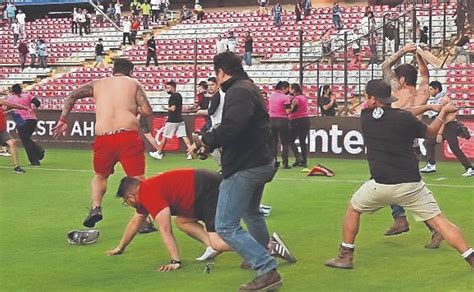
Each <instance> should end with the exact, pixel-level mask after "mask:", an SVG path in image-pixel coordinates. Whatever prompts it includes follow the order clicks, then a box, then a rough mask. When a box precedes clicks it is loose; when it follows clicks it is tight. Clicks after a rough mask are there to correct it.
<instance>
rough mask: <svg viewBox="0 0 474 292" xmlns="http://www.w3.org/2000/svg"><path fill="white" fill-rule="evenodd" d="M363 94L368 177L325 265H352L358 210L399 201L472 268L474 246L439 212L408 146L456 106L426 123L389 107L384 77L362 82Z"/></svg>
mask: <svg viewBox="0 0 474 292" xmlns="http://www.w3.org/2000/svg"><path fill="white" fill-rule="evenodd" d="M366 98H367V103H368V106H369V108H367V109H365V110H363V111H362V113H361V126H362V134H363V136H364V142H365V145H366V147H367V160H368V161H369V169H370V174H371V180H369V181H367V182H366V183H365V184H363V185H362V186H361V187H360V188H359V190H357V191H356V193H355V194H354V195H353V196H352V199H351V201H350V203H349V206H348V207H347V210H346V214H345V217H344V225H343V226H344V227H343V242H342V243H341V249H340V254H339V255H338V256H337V257H335V258H333V259H330V260H328V261H326V266H328V267H333V268H340V269H352V268H353V265H352V259H353V256H354V249H355V245H354V241H355V237H356V235H357V232H358V230H359V220H360V214H361V213H367V212H375V211H377V210H378V209H381V208H383V207H385V206H389V205H393V204H398V205H400V206H402V207H404V208H406V209H407V210H409V211H411V212H412V213H413V214H414V217H415V219H416V220H417V221H424V222H426V223H428V224H429V225H430V226H431V227H433V228H434V229H435V230H436V231H438V232H439V233H441V235H442V236H443V237H444V238H445V239H446V241H447V242H448V243H449V244H450V245H451V246H452V247H454V248H455V249H456V250H457V251H458V252H459V253H461V255H462V256H463V257H464V259H465V260H466V261H467V262H468V263H469V264H470V265H471V267H474V250H473V249H472V248H469V246H468V244H467V242H466V240H465V239H464V236H463V235H462V233H461V231H460V230H459V228H458V227H457V226H455V225H454V224H452V223H451V222H449V221H448V219H446V217H444V215H443V214H442V213H441V211H440V209H439V207H438V204H437V203H436V200H435V199H434V197H433V194H432V193H431V191H430V190H429V189H428V188H427V187H426V185H425V183H424V182H423V181H422V180H421V176H420V172H419V170H418V159H417V156H416V154H415V152H414V150H413V148H412V144H413V139H415V138H423V137H425V136H434V135H436V133H437V132H438V130H439V128H440V127H441V125H442V124H443V123H444V121H445V119H446V116H447V115H448V114H450V113H453V112H456V111H457V108H456V107H454V106H453V105H452V104H449V103H448V104H447V105H445V106H444V107H443V108H442V109H441V111H440V113H439V115H438V117H437V118H436V119H435V120H434V121H433V122H432V123H431V124H430V125H429V126H427V125H425V124H424V123H423V122H421V121H420V120H418V119H417V118H416V117H415V116H413V115H412V114H411V113H410V112H408V111H405V110H401V109H395V108H392V107H391V103H392V102H394V101H396V100H397V99H396V98H395V97H393V96H392V95H391V87H390V85H388V84H387V83H385V82H384V81H383V80H371V81H369V82H368V83H367V86H366Z"/></svg>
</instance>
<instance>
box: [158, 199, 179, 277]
mask: <svg viewBox="0 0 474 292" xmlns="http://www.w3.org/2000/svg"><path fill="white" fill-rule="evenodd" d="M155 222H156V224H157V225H158V228H159V229H160V234H161V238H162V239H163V243H164V244H165V246H166V249H167V250H168V253H169V255H170V257H171V260H172V261H175V262H176V261H177V262H180V261H181V258H180V256H179V250H178V244H177V243H176V239H175V238H174V234H173V230H172V229H171V210H170V208H169V207H166V208H164V209H163V210H161V211H160V212H159V213H158V214H157V215H156V217H155ZM180 267H181V264H180V263H173V262H171V263H169V264H167V265H164V266H161V267H160V272H168V271H171V270H176V269H179V268H180Z"/></svg>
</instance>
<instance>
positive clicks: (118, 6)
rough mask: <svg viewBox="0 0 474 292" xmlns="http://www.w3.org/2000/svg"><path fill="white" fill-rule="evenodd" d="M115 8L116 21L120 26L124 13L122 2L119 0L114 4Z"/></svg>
mask: <svg viewBox="0 0 474 292" xmlns="http://www.w3.org/2000/svg"><path fill="white" fill-rule="evenodd" d="M114 8H115V21H116V23H117V25H118V26H120V16H121V15H122V4H120V2H119V1H118V0H117V3H115V5H114Z"/></svg>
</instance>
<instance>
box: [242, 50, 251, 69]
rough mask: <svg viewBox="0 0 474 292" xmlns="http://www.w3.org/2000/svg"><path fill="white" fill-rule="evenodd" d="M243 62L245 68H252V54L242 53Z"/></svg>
mask: <svg viewBox="0 0 474 292" xmlns="http://www.w3.org/2000/svg"><path fill="white" fill-rule="evenodd" d="M244 62H245V64H247V66H252V52H245V53H244Z"/></svg>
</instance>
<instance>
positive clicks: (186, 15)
mask: <svg viewBox="0 0 474 292" xmlns="http://www.w3.org/2000/svg"><path fill="white" fill-rule="evenodd" d="M192 17H193V12H192V11H191V10H189V8H188V7H186V5H183V8H182V9H181V21H184V20H188V19H191V18H192Z"/></svg>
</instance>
